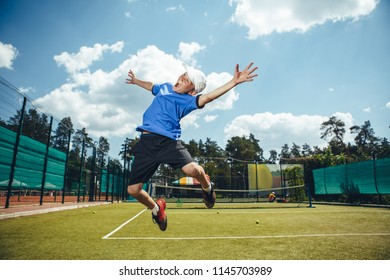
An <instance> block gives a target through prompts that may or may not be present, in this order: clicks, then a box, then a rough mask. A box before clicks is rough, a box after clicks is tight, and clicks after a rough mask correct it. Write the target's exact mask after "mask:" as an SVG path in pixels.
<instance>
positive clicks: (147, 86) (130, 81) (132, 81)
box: [126, 70, 153, 91]
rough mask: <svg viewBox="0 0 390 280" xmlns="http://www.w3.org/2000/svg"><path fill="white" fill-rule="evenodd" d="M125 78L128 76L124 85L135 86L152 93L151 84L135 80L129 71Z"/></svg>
mask: <svg viewBox="0 0 390 280" xmlns="http://www.w3.org/2000/svg"><path fill="white" fill-rule="evenodd" d="M127 76H129V78H127V79H126V84H130V85H137V86H140V87H142V88H144V89H146V90H149V91H152V88H153V83H151V82H147V81H142V80H140V79H137V78H136V77H135V75H134V73H133V71H131V70H129V73H128V74H127Z"/></svg>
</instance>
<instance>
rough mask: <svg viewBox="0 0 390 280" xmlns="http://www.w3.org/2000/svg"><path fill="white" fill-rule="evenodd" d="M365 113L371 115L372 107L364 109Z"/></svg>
mask: <svg viewBox="0 0 390 280" xmlns="http://www.w3.org/2000/svg"><path fill="white" fill-rule="evenodd" d="M363 112H364V113H371V107H367V108H364V109H363Z"/></svg>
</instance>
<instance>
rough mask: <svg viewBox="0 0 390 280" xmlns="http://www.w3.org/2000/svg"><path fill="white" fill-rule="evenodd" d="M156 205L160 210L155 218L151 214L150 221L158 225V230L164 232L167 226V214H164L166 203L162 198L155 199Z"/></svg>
mask: <svg viewBox="0 0 390 280" xmlns="http://www.w3.org/2000/svg"><path fill="white" fill-rule="evenodd" d="M156 203H157V205H158V207H159V208H160V209H159V210H158V213H157V215H156V216H155V215H153V214H152V219H153V222H155V223H156V224H158V226H159V228H160V230H162V231H165V230H166V229H167V226H168V219H167V214H165V209H166V208H167V203H166V202H165V200H164V199H163V198H159V199H157V201H156Z"/></svg>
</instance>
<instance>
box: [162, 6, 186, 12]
mask: <svg viewBox="0 0 390 280" xmlns="http://www.w3.org/2000/svg"><path fill="white" fill-rule="evenodd" d="M165 11H166V12H175V11H182V12H184V7H183V5H182V4H180V5H179V6H177V7H176V6H172V7H168V8H166V9H165Z"/></svg>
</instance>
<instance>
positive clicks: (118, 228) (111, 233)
mask: <svg viewBox="0 0 390 280" xmlns="http://www.w3.org/2000/svg"><path fill="white" fill-rule="evenodd" d="M146 210H148V208H145V209H144V210H142V211H141V212H139V213H138V214H137V215H135V216H134V217H133V218H131V219H130V220H128V221H126V222H124V223H123V224H121V225H120V226H119V227H117V228H116V229H114V230H113V231H111V232H110V233H109V234H107V235H106V236H104V237H102V239H109V237H110V236H111V235H113V234H114V233H115V232H117V231H118V230H120V229H121V228H123V227H124V226H125V225H127V224H128V223H130V222H131V221H133V220H134V219H136V218H137V217H138V216H140V215H141V214H142V213H143V212H145V211H146Z"/></svg>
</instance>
